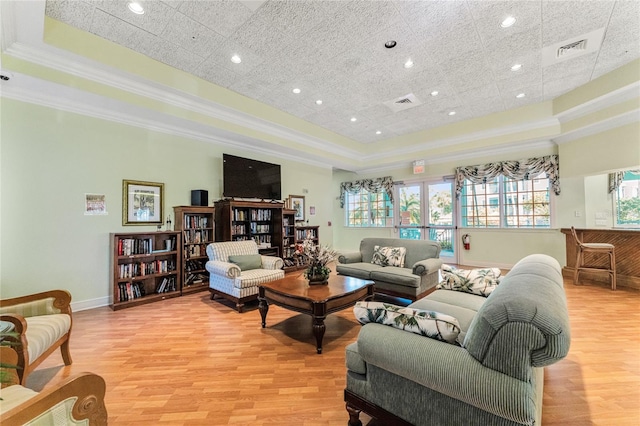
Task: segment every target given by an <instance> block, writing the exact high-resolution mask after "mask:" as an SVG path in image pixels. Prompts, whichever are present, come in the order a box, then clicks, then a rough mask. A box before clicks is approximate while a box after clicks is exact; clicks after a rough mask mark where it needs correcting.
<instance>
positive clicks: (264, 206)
mask: <svg viewBox="0 0 640 426" xmlns="http://www.w3.org/2000/svg"><path fill="white" fill-rule="evenodd" d="M282 208H283V203H275V202H261V201H235V200H221V201H218V202H216V203H215V212H216V213H215V218H216V219H215V220H216V241H243V240H254V241H256V243H257V244H258V247H259V251H260V253H263V254H267V255H274V256H281V253H282V249H283V227H282V221H283V216H282Z"/></svg>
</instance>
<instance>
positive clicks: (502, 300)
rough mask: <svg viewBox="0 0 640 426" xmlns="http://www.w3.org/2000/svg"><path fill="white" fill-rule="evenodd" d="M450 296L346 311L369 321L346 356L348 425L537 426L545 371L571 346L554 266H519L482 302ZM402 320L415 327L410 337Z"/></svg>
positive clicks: (441, 292) (529, 260)
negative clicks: (363, 420) (364, 420)
mask: <svg viewBox="0 0 640 426" xmlns="http://www.w3.org/2000/svg"><path fill="white" fill-rule="evenodd" d="M445 285H446V284H445ZM450 288H452V289H453V288H455V289H457V290H462V289H464V291H454V290H450V289H438V290H436V291H435V292H433V293H431V294H430V295H428V296H427V297H425V298H423V299H420V300H418V301H417V302H414V303H412V304H410V305H409V306H408V307H406V308H395V307H394V308H391V309H389V308H387V312H386V313H385V315H379V314H377V312H379V311H381V309H380V307H379V306H375V309H372V312H370V314H363V313H362V312H358V311H356V309H354V312H355V313H356V318H358V320H359V321H361V322H363V321H362V318H367V317H368V318H370V319H371V321H369V322H368V323H366V324H365V325H364V326H363V327H362V329H361V330H360V334H359V335H358V339H357V341H356V342H354V343H352V344H350V345H349V346H347V348H346V364H347V385H346V389H345V394H344V396H345V401H346V403H347V411H348V413H349V425H351V426H356V425H359V424H360V420H359V413H360V412H361V411H364V412H366V413H367V414H369V415H370V416H372V417H375V418H377V419H378V421H380V423H381V424H393V425H418V426H419V425H425V426H426V425H468V426H473V425H477V426H484V425H512V426H515V425H540V424H541V418H542V395H543V393H542V391H543V384H544V377H543V376H544V370H543V367H545V366H547V365H551V364H553V363H555V362H558V361H559V360H561V359H562V358H564V357H565V356H566V355H567V353H568V351H569V345H570V329H569V314H568V310H567V301H566V297H565V293H564V288H563V279H562V273H561V269H560V265H559V264H558V262H557V261H556V260H555V259H553V258H551V257H549V256H547V255H543V254H534V255H530V256H527V257H525V258H524V259H522V260H520V261H519V262H518V263H517V264H516V265H515V266H514V267H513V268H512V269H511V271H509V273H508V274H507V275H506V276H504V277H502V279H501V280H500V283H499V284H498V285H497V286H495V289H493V290H492V291H491V293H490V294H489V296H488V297H484V296H482V295H481V294H483V291H484V290H485V289H484V288H482V287H481V288H479V289H477V290H478V291H477V292H476V293H471V292H469V291H470V290H471V289H470V288H469V287H458V286H455V285H452V286H450ZM473 291H475V290H473ZM484 294H486V291H485V292H484ZM356 308H358V309H360V311H362V310H364V309H366V308H367V307H365V306H363V305H360V306H356ZM388 315H392V316H393V315H395V316H396V317H398V316H399V315H403V317H402V318H403V319H401V320H399V321H393V318H389V317H388ZM409 320H413V322H414V323H415V322H421V323H422V325H421V326H420V327H415V329H414V330H413V331H411V330H410V323H411V322H412V321H409Z"/></svg>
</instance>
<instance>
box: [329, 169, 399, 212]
mask: <svg viewBox="0 0 640 426" xmlns="http://www.w3.org/2000/svg"><path fill="white" fill-rule="evenodd" d="M362 189H366V190H367V191H369V192H383V191H384V192H386V193H387V196H388V197H389V201H390V202H391V204H393V179H392V178H391V176H385V177H382V178H377V179H362V180H356V181H353V182H342V183H341V184H340V208H344V202H345V194H346V193H347V192H349V193H351V194H355V193H357V192H359V191H360V190H362Z"/></svg>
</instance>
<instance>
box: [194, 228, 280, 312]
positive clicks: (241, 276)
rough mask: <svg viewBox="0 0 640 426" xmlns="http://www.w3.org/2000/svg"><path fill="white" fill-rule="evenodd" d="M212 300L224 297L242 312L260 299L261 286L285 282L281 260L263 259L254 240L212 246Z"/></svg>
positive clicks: (208, 251)
mask: <svg viewBox="0 0 640 426" xmlns="http://www.w3.org/2000/svg"><path fill="white" fill-rule="evenodd" d="M207 256H209V261H208V262H207V264H206V268H207V271H209V291H210V292H211V300H213V299H214V298H215V296H222V297H224V298H226V299H229V300H231V301H233V302H235V304H236V309H237V311H238V312H240V313H241V312H242V311H243V308H244V304H245V303H246V302H248V301H251V300H256V299H258V287H259V286H260V284H262V283H265V282H269V281H274V280H279V279H281V278H284V271H283V270H282V267H283V266H284V263H283V262H282V259H281V258H279V257H275V256H261V255H260V254H259V252H258V245H257V244H256V243H255V241H253V240H248V241H227V242H222V243H211V244H209V245H208V246H207Z"/></svg>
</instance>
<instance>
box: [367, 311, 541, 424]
mask: <svg viewBox="0 0 640 426" xmlns="http://www.w3.org/2000/svg"><path fill="white" fill-rule="evenodd" d="M357 342H358V344H357V351H358V353H359V355H360V356H361V357H362V359H363V360H364V362H366V363H367V364H370V365H373V366H376V367H378V368H381V369H384V370H386V371H389V372H391V373H393V374H396V375H398V376H401V377H404V378H405V379H407V380H411V381H413V382H416V383H418V384H420V385H422V386H425V387H428V388H430V389H433V390H435V391H437V392H440V393H442V394H445V395H447V396H450V397H451V398H455V399H457V400H460V401H463V402H465V403H467V404H470V405H473V406H475V407H478V408H480V409H483V410H486V411H488V412H490V413H494V414H496V415H498V416H501V417H506V418H508V419H510V420H512V421H514V422H519V423H522V424H532V421H533V418H534V417H535V410H536V409H535V390H534V387H533V386H531V384H530V383H528V382H525V381H521V380H518V379H516V378H514V377H511V376H508V375H505V374H502V373H500V372H498V371H495V370H492V369H490V368H487V367H484V366H483V365H482V364H480V363H479V362H478V361H477V360H476V359H475V358H473V357H472V356H471V355H470V354H469V353H468V352H467V351H466V350H465V349H464V348H462V347H460V346H456V345H452V344H449V343H445V342H441V341H439V340H435V339H430V338H428V337H424V336H420V335H417V334H414V333H410V332H407V331H403V330H399V329H396V328H393V327H389V326H386V325H382V324H376V323H369V324H365V325H364V326H363V327H362V329H361V330H360V334H359V336H358V340H357ZM523 395H528V398H523ZM505 407H510V409H509V410H505Z"/></svg>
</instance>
